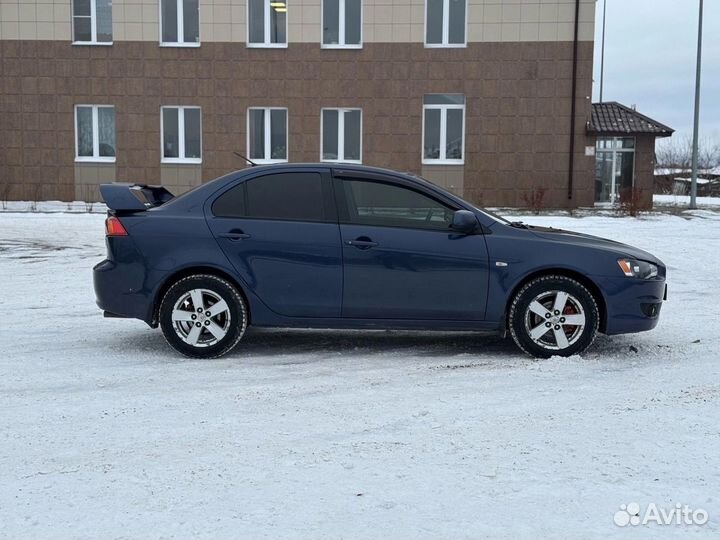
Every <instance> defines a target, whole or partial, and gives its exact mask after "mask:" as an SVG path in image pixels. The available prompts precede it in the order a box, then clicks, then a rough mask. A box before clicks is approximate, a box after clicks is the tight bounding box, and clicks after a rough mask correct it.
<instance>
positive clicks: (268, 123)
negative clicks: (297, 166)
mask: <svg viewBox="0 0 720 540" xmlns="http://www.w3.org/2000/svg"><path fill="white" fill-rule="evenodd" d="M250 111H265V114H264V115H263V117H264V118H263V121H264V122H265V155H266V156H268V155H272V148H271V136H272V133H271V132H270V129H271V125H272V123H271V121H270V111H285V158H284V159H272V158H255V157H253V156H251V155H250ZM245 116H246V117H247V120H246V130H245V133H246V137H245V138H246V143H247V144H246V150H247V151H246V153H245V155H246V156H247V157H248V158H250V159H251V160H252V161H253V162H254V163H258V164H266V163H287V162H288V159H289V157H290V129H289V127H290V113H289V112H288V108H287V107H248V109H247V114H246V115H245Z"/></svg>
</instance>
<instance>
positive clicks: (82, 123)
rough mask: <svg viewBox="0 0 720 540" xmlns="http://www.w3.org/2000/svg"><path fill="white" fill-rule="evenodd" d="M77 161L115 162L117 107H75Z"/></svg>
mask: <svg viewBox="0 0 720 540" xmlns="http://www.w3.org/2000/svg"><path fill="white" fill-rule="evenodd" d="M75 161H107V162H114V161H115V107H112V106H109V105H76V106H75Z"/></svg>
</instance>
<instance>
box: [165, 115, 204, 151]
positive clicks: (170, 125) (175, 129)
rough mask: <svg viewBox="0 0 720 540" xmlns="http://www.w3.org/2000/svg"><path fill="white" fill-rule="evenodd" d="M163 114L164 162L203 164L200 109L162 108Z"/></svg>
mask: <svg viewBox="0 0 720 540" xmlns="http://www.w3.org/2000/svg"><path fill="white" fill-rule="evenodd" d="M161 113H162V114H161V115H160V131H161V137H162V162H163V163H201V162H202V120H201V115H200V107H162V109H161Z"/></svg>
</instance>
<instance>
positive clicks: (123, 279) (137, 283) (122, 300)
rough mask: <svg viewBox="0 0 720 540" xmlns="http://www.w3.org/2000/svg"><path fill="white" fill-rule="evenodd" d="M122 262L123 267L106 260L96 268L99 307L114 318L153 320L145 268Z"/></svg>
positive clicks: (95, 283)
mask: <svg viewBox="0 0 720 540" xmlns="http://www.w3.org/2000/svg"><path fill="white" fill-rule="evenodd" d="M133 266H134V265H132V264H123V265H122V268H120V267H119V266H118V265H117V264H116V263H115V262H114V261H111V260H109V259H106V260H104V261H102V262H100V263H98V264H96V265H95V267H94V268H93V286H94V288H95V301H96V303H97V305H98V307H99V308H100V309H102V310H103V311H105V312H107V313H110V314H111V316H114V317H126V318H131V319H140V320H143V321H145V322H146V323H148V324H150V323H151V322H152V321H151V320H150V319H151V318H152V309H151V304H152V300H151V298H152V297H151V296H150V295H147V294H144V293H143V288H142V287H143V281H144V279H143V276H144V271H143V270H142V268H141V267H135V268H133Z"/></svg>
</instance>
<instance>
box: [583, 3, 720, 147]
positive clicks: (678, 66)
mask: <svg viewBox="0 0 720 540" xmlns="http://www.w3.org/2000/svg"><path fill="white" fill-rule="evenodd" d="M603 1H604V0H597V8H596V9H597V11H596V17H595V20H596V26H595V28H596V32H595V76H594V80H595V84H594V86H593V101H598V98H599V93H600V49H601V36H602V11H603ZM703 19H704V24H703V56H702V81H701V85H700V87H701V95H700V135H701V137H713V138H714V139H715V140H716V141H718V142H720V0H705V4H704V17H703ZM697 23H698V0H607V19H606V30H605V82H604V85H603V86H604V90H603V101H619V102H620V103H623V104H625V105H628V106H630V105H633V104H634V105H636V106H637V110H638V111H640V112H641V113H643V114H646V115H648V116H650V117H652V118H654V119H655V120H658V121H659V122H662V123H664V124H667V125H668V126H670V127H671V128H674V129H675V130H676V134H675V135H676V136H678V135H679V136H681V137H682V136H685V135H687V136H689V135H691V134H692V125H693V103H694V99H695V60H696V53H697Z"/></svg>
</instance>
